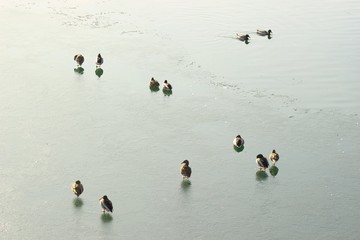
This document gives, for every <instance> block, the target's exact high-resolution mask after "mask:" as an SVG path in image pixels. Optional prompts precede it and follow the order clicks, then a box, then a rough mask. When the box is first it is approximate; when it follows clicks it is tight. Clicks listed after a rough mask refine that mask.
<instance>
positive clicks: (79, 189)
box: [71, 180, 84, 197]
mask: <svg viewBox="0 0 360 240" xmlns="http://www.w3.org/2000/svg"><path fill="white" fill-rule="evenodd" d="M71 189H72V191H73V192H74V194H75V195H76V196H77V197H79V196H80V194H81V193H82V192H83V191H84V187H83V185H82V184H81V182H80V180H77V181H76V182H74V183H73V184H72V186H71Z"/></svg>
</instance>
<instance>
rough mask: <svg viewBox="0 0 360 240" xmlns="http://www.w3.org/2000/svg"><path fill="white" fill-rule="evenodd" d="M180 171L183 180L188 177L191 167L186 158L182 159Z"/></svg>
mask: <svg viewBox="0 0 360 240" xmlns="http://www.w3.org/2000/svg"><path fill="white" fill-rule="evenodd" d="M180 173H181V175H182V177H183V180H185V179H189V178H190V177H191V168H190V167H189V161H188V160H184V161H183V162H182V163H181V167H180Z"/></svg>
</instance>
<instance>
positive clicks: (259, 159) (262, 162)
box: [256, 149, 280, 171]
mask: <svg viewBox="0 0 360 240" xmlns="http://www.w3.org/2000/svg"><path fill="white" fill-rule="evenodd" d="M269 159H270V160H271V162H272V163H273V165H275V163H276V162H277V161H279V159H280V156H279V154H278V153H277V152H276V151H275V149H274V150H272V152H271V153H270V154H269ZM256 163H257V165H258V166H259V168H260V170H261V171H265V170H266V169H267V168H268V167H269V162H268V160H267V159H266V157H264V156H263V155H262V154H258V155H257V156H256Z"/></svg>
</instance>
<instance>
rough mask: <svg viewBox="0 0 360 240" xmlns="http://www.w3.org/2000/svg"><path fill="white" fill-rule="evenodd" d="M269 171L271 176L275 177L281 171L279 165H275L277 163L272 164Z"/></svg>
mask: <svg viewBox="0 0 360 240" xmlns="http://www.w3.org/2000/svg"><path fill="white" fill-rule="evenodd" d="M269 172H270V174H271V176H273V177H275V176H276V175H277V174H278V172H279V168H278V167H277V166H275V165H272V166H271V167H270V168H269Z"/></svg>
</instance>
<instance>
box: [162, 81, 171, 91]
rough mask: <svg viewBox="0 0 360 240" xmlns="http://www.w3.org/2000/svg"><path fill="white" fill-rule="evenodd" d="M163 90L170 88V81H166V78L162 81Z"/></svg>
mask: <svg viewBox="0 0 360 240" xmlns="http://www.w3.org/2000/svg"><path fill="white" fill-rule="evenodd" d="M163 90H172V86H171V84H170V83H168V81H167V80H165V81H164V87H163Z"/></svg>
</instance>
